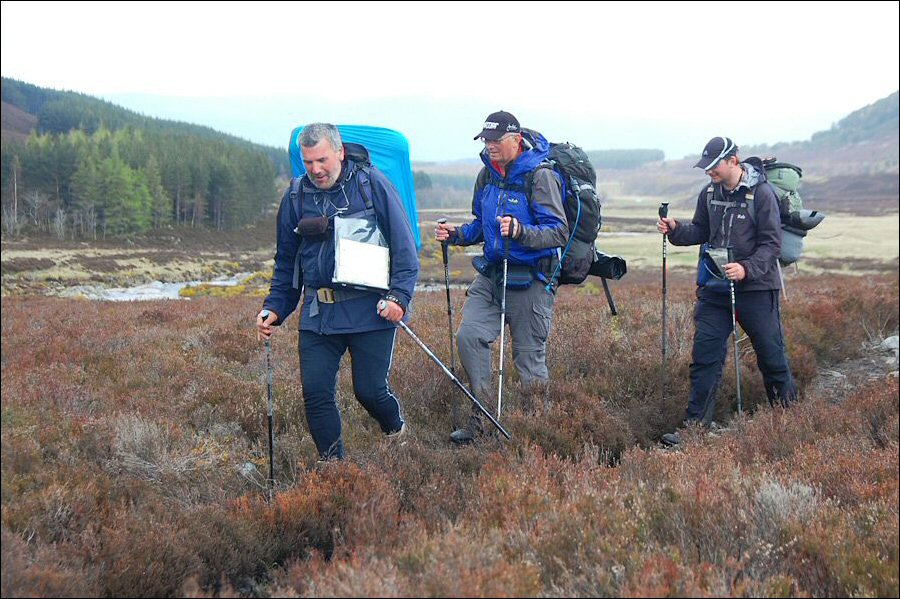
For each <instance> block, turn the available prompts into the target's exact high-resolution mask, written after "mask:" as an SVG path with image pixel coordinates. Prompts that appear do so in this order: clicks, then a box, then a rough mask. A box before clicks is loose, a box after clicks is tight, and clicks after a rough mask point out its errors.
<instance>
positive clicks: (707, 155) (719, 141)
mask: <svg viewBox="0 0 900 599" xmlns="http://www.w3.org/2000/svg"><path fill="white" fill-rule="evenodd" d="M737 151H738V147H737V146H736V145H734V142H733V141H731V138H730V137H713V138H712V139H711V140H709V143H707V144H706V147H704V148H703V154H701V155H700V160H698V161H697V164H695V165H694V168H702V169H703V170H705V171H708V170H709V169H711V168H714V167H715V166H716V165H717V164H718V163H719V161H720V160H722V159H723V158H725V157H726V156H732V155H734V154H737Z"/></svg>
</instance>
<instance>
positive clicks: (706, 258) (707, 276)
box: [697, 243, 729, 293]
mask: <svg viewBox="0 0 900 599" xmlns="http://www.w3.org/2000/svg"><path fill="white" fill-rule="evenodd" d="M727 263H728V250H726V249H725V248H714V247H710V245H709V244H708V243H704V244H703V245H701V246H700V257H699V258H698V260H697V286H698V287H706V288H707V289H709V290H711V291H717V292H722V293H727V292H728V290H729V285H728V279H727V278H726V277H725V264H727Z"/></svg>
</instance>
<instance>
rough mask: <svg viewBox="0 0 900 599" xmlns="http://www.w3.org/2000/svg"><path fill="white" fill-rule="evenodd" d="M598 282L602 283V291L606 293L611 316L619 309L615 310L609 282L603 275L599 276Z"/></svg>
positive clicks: (615, 314)
mask: <svg viewBox="0 0 900 599" xmlns="http://www.w3.org/2000/svg"><path fill="white" fill-rule="evenodd" d="M600 282H601V283H603V291H604V292H605V293H606V303H608V304H609V311H610V312H612V315H613V316H617V315H618V314H619V311H618V310H616V300H614V299H613V296H612V293H610V291H609V283H607V282H606V279H604V278H603V277H600Z"/></svg>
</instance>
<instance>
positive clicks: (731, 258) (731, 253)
mask: <svg viewBox="0 0 900 599" xmlns="http://www.w3.org/2000/svg"><path fill="white" fill-rule="evenodd" d="M725 251H727V252H728V262H729V263H731V262H734V248H733V247H731V246H728V247H727V248H726V250H725Z"/></svg>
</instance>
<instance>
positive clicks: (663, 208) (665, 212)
mask: <svg viewBox="0 0 900 599" xmlns="http://www.w3.org/2000/svg"><path fill="white" fill-rule="evenodd" d="M668 216H669V203H668V202H662V203H660V205H659V218H660V219H663V218H666V217H668ZM667 240H668V234H666V233H663V245H662V385H663V388H662V392H663V399H665V397H666V346H667V345H668V342H667V339H666V337H667V335H668V325H667V323H666V320H667V319H666V316H667V314H666V304H667V300H668V295H669V291H668V289H667V287H666V274H667V272H668V270H667V268H666V241H667Z"/></svg>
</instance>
